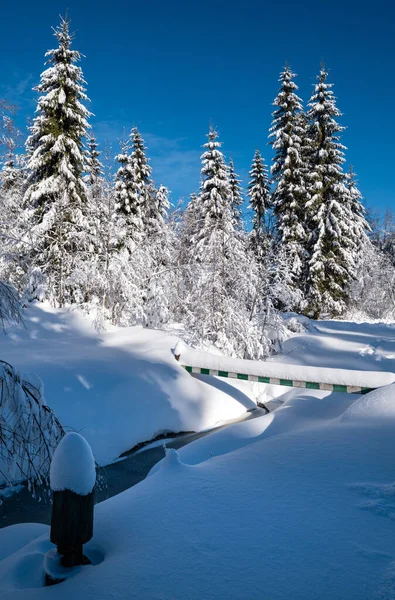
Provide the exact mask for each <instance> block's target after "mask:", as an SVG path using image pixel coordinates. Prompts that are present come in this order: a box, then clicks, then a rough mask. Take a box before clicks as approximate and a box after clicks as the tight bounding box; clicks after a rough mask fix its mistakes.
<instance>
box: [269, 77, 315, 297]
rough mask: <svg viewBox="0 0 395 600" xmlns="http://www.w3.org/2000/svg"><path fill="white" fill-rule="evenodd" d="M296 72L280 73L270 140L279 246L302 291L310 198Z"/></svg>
mask: <svg viewBox="0 0 395 600" xmlns="http://www.w3.org/2000/svg"><path fill="white" fill-rule="evenodd" d="M294 78H295V73H293V72H292V71H291V69H290V68H289V67H288V66H286V67H285V68H284V71H283V72H282V73H281V74H280V79H279V81H280V82H281V86H280V90H279V92H278V95H277V97H276V98H275V100H274V102H273V105H274V106H275V107H276V110H275V111H274V113H273V123H272V126H271V128H270V133H269V139H270V140H271V142H270V143H271V145H272V147H273V149H274V151H275V156H274V161H273V165H272V168H271V173H272V177H273V181H274V182H275V183H276V188H275V190H274V192H273V207H274V215H275V219H276V227H277V235H278V243H279V244H280V245H281V246H282V250H283V251H284V253H285V254H286V255H287V256H288V257H289V261H290V263H291V265H292V276H293V282H294V285H296V286H297V287H298V288H299V289H302V287H303V282H304V273H305V263H306V243H307V233H306V228H305V223H304V207H305V203H306V200H307V198H308V190H307V185H306V181H305V173H306V165H305V164H304V152H303V151H302V140H303V137H304V136H305V133H306V132H305V128H304V122H305V121H304V118H303V107H302V101H301V99H300V98H299V96H297V94H296V91H297V89H298V86H297V85H296V84H295V82H294V81H293V79H294Z"/></svg>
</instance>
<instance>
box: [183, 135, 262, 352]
mask: <svg viewBox="0 0 395 600" xmlns="http://www.w3.org/2000/svg"><path fill="white" fill-rule="evenodd" d="M217 138H218V134H217V132H216V131H215V130H214V129H213V128H211V129H210V132H209V134H208V142H207V143H206V144H204V150H205V151H204V153H203V155H202V170H201V174H202V183H201V187H200V193H199V196H198V198H197V199H196V204H198V210H197V211H196V212H197V213H198V218H199V224H200V226H199V227H197V228H196V232H195V234H194V235H193V236H192V238H191V239H190V240H189V243H188V242H187V244H188V246H187V249H186V252H187V253H188V256H187V261H186V262H187V264H188V267H189V269H190V272H191V273H193V275H194V285H193V287H192V288H190V289H189V294H188V298H187V301H186V305H187V307H186V319H185V320H186V325H187V327H188V330H189V331H190V332H193V335H194V336H195V338H196V341H197V342H198V343H201V344H205V345H206V344H213V345H215V346H216V347H217V348H219V349H222V350H223V351H224V352H226V353H227V354H230V355H238V356H249V357H259V356H263V355H264V354H265V351H266V350H267V346H266V342H267V340H266V339H263V340H262V339H261V332H260V331H258V330H257V329H256V323H255V321H254V320H251V319H250V314H251V304H252V298H253V295H254V290H255V281H254V279H255V277H256V269H255V262H254V260H253V257H252V255H251V254H250V253H249V252H248V250H247V248H246V245H245V243H243V238H242V236H240V234H239V232H237V231H236V230H235V227H234V219H233V211H232V206H231V194H230V189H229V180H228V173H227V168H226V164H225V160H224V156H223V154H222V152H221V150H220V147H221V143H220V142H219V141H218V139H217ZM194 208H197V207H194ZM194 212H195V211H194Z"/></svg>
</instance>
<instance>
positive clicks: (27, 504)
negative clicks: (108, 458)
mask: <svg viewBox="0 0 395 600" xmlns="http://www.w3.org/2000/svg"><path fill="white" fill-rule="evenodd" d="M265 413H266V411H265V410H264V409H261V408H257V409H255V410H253V411H251V412H247V413H246V414H245V415H244V416H243V417H242V418H240V419H237V420H236V421H231V422H228V423H225V424H222V425H220V426H219V427H215V428H214V429H210V430H207V431H203V432H200V433H185V434H180V435H177V436H176V437H173V438H170V439H168V440H161V441H160V442H154V443H151V444H147V445H146V446H145V447H143V448H141V449H140V450H136V451H132V452H131V453H130V454H128V455H127V456H124V457H123V458H121V459H118V460H117V461H116V462H114V463H112V464H110V465H107V466H106V467H104V469H103V471H104V474H105V481H106V485H105V487H104V489H102V490H100V491H98V492H97V493H96V503H98V502H102V501H103V500H107V499H108V498H111V497H112V496H115V495H116V494H120V493H121V492H123V491H124V490H126V489H128V488H130V487H132V486H134V485H136V483H139V482H140V481H142V480H143V479H145V477H146V476H147V474H148V473H149V471H150V470H151V469H152V467H153V466H154V465H155V464H156V463H157V462H158V461H160V460H161V459H162V458H163V457H164V455H165V451H164V447H163V444H164V442H166V446H167V447H169V448H181V447H182V446H185V445H186V444H189V443H190V442H193V441H194V440H196V439H199V438H202V437H204V436H206V435H210V434H211V433H213V432H214V431H218V429H222V428H224V427H227V426H228V425H231V424H233V423H235V422H241V421H246V420H248V419H254V418H256V417H260V416H262V415H264V414H265ZM2 500H3V503H2V504H1V505H0V528H2V527H7V526H8V525H13V524H14V523H46V524H49V523H50V520H51V505H50V503H49V501H48V500H41V501H40V502H39V501H38V500H35V499H34V498H33V497H32V496H31V495H30V493H29V492H28V490H27V488H26V487H24V488H23V490H22V491H20V492H19V493H15V494H13V495H12V496H11V497H9V498H3V499H2Z"/></svg>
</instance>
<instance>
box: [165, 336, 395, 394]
mask: <svg viewBox="0 0 395 600" xmlns="http://www.w3.org/2000/svg"><path fill="white" fill-rule="evenodd" d="M174 354H175V356H176V357H177V356H178V357H179V358H178V360H179V362H180V364H181V365H182V366H183V367H184V369H186V370H187V371H188V372H189V373H199V374H202V375H213V376H215V377H227V378H230V379H241V380H245V381H256V382H259V383H270V384H273V385H283V386H289V387H297V388H309V389H317V390H328V391H334V392H347V393H351V394H364V393H367V392H370V391H371V390H373V389H376V388H378V387H382V386H384V385H390V384H392V383H394V382H395V374H394V373H390V372H388V371H356V370H349V369H329V368H326V367H308V366H305V365H292V364H288V363H273V362H263V361H254V360H242V359H239V358H228V357H226V356H217V355H215V354H209V353H207V352H199V351H197V350H193V349H192V348H188V347H187V346H185V345H184V344H182V345H181V344H177V347H176V348H175V351H174Z"/></svg>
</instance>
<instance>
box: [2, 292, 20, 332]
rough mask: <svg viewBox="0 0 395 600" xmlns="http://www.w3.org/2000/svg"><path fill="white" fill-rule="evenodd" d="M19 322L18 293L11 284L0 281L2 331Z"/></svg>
mask: <svg viewBox="0 0 395 600" xmlns="http://www.w3.org/2000/svg"><path fill="white" fill-rule="evenodd" d="M21 320H22V316H21V303H20V301H19V296H18V292H17V291H16V289H15V288H14V286H12V285H11V284H9V283H5V282H4V281H0V323H1V326H2V328H3V331H4V329H5V326H6V325H9V324H12V323H19V322H20V321H21Z"/></svg>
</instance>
